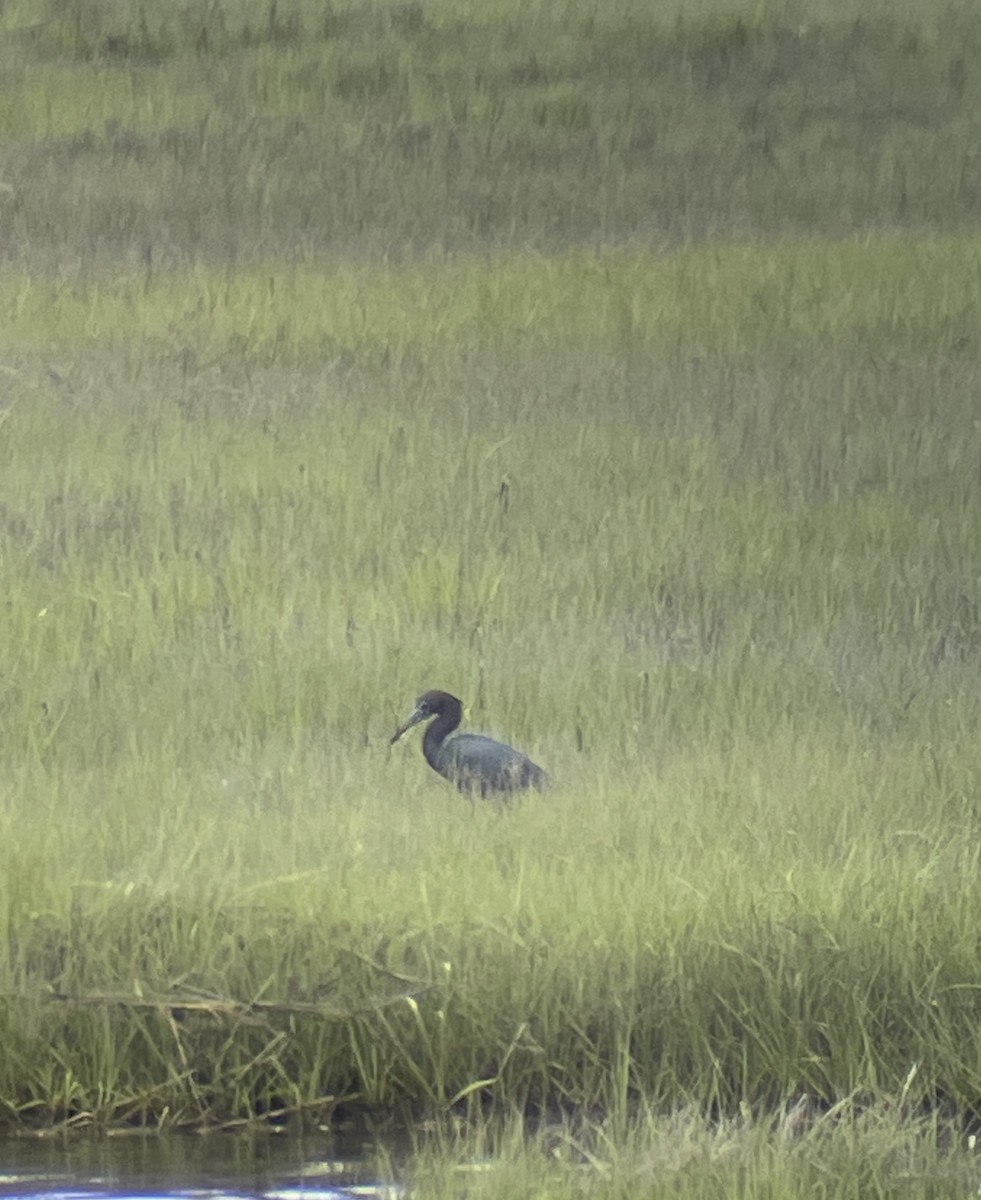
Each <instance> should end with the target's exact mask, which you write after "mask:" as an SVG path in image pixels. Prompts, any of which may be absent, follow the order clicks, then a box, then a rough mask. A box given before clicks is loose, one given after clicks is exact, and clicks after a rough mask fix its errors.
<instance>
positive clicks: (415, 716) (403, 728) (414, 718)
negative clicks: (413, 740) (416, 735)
mask: <svg viewBox="0 0 981 1200" xmlns="http://www.w3.org/2000/svg"><path fill="white" fill-rule="evenodd" d="M425 716H426V714H425V713H424V712H423V711H422V709H420V708H417V709H414V710H413V713H412V715H411V716H410V717H409V719H408V720H407V721H404V722H403V723H402V724H401V725H400V726H399V727H398V729H396V730H395V732H394V733H393V734H392V740H391V741H390V742H389V743H388V744H389V745H390V746H394V745H395V743H396V742H397V741H398V740H399V738H400V737H401V736H402V734H403V733H408V731H409V730H410V729H411V728H412V726H413V725H418V724H419V722H420V721H421V720H423V718H424V717H425Z"/></svg>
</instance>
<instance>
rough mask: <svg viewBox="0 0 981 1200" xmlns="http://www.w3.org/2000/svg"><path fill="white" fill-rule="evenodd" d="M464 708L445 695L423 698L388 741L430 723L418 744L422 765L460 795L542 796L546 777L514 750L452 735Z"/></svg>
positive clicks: (469, 736) (474, 737) (473, 736)
mask: <svg viewBox="0 0 981 1200" xmlns="http://www.w3.org/2000/svg"><path fill="white" fill-rule="evenodd" d="M462 719H463V705H462V704H461V703H460V701H459V700H458V699H457V698H456V696H451V695H450V694H449V692H438V691H433V692H426V693H425V694H424V695H422V696H420V697H419V699H418V700H417V701H416V706H415V709H414V710H413V712H412V715H411V716H410V717H409V719H408V720H407V721H405V723H404V724H402V725H400V726H399V728H398V729H397V730H396V731H395V734H394V736H393V737H392V742H397V741H398V740H399V738H400V737H401V736H402V735H403V734H404V733H405V732H406V731H407V730H409V729H411V728H412V726H413V725H418V723H419V722H420V721H427V720H428V721H430V725H429V728H428V729H427V730H426V733H425V736H424V737H423V739H422V752H423V755H424V756H425V759H426V762H427V763H429V765H430V766H431V767H432V769H433V770H434V771H437V772H438V773H439V774H440V775H442V776H443V777H444V778H446V779H449V780H450V782H451V783H454V784H456V786H457V787H458V788H459V789H460V791H461V792H463V793H464V794H465V795H474V794H475V793H476V794H479V795H481V796H487V795H491V794H494V793H496V794H498V795H508V794H509V793H511V792H517V791H523V790H524V789H526V788H536V789H537V790H538V791H542V790H544V788H546V787H547V786H548V776H547V775H546V774H545V772H544V771H543V770H542V768H541V767H539V766H537V765H536V764H535V763H533V762H532V761H531V759H530V758H528V757H526V756H525V755H524V754H522V753H521V751H520V750H515V749H514V747H513V746H508V745H507V744H506V743H504V742H498V741H495V740H494V738H489V737H485V736H484V735H483V734H482V733H457V734H454V733H453V730H454V729H456V728H457V726H458V725H459V724H460V721H461V720H462Z"/></svg>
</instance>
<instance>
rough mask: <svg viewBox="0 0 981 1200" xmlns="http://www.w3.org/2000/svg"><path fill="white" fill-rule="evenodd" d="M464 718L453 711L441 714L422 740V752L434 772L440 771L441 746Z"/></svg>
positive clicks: (459, 713) (460, 713)
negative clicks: (438, 763)
mask: <svg viewBox="0 0 981 1200" xmlns="http://www.w3.org/2000/svg"><path fill="white" fill-rule="evenodd" d="M462 716H463V714H462V712H454V711H453V710H452V709H450V710H449V711H447V712H441V713H440V714H439V716H438V717H437V718H436V720H435V721H433V722H432V723H431V724H430V725H429V728H428V729H427V730H426V732H425V735H424V736H423V739H422V752H423V754H424V755H425V757H426V762H427V763H429V765H430V766H431V767H432V768H433V770H434V771H438V770H439V766H438V765H437V758H438V755H439V748H440V746H442V744H443V742H444V741H445V740H446V738H447V737H448V736H449V735H450V734H451V733H452V732H453V730H454V729H456V727H457V726H458V725H459V724H460V719H461V717H462Z"/></svg>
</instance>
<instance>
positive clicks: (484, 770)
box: [437, 733, 548, 796]
mask: <svg viewBox="0 0 981 1200" xmlns="http://www.w3.org/2000/svg"><path fill="white" fill-rule="evenodd" d="M437 770H438V771H439V773H440V774H441V775H445V776H446V778H447V779H450V780H452V782H453V783H455V784H456V786H457V787H458V788H459V789H460V791H461V792H469V793H473V792H477V793H479V794H480V795H482V796H486V795H487V794H488V793H490V792H505V793H506V792H516V791H521V790H523V789H525V788H536V789H537V790H538V791H542V790H544V788H546V787H547V786H548V776H547V775H546V774H545V772H544V771H543V770H542V768H541V767H539V766H537V765H536V764H535V763H533V762H532V761H531V759H530V758H528V757H527V756H526V755H524V754H522V753H521V752H520V750H515V749H514V747H513V746H508V745H506V744H505V743H504V742H498V741H495V740H494V738H490V737H485V736H484V735H483V734H482V733H458V734H457V735H456V736H455V737H450V738H447V739H446V741H445V742H444V743H443V744H442V746H440V748H439V759H438V766H437Z"/></svg>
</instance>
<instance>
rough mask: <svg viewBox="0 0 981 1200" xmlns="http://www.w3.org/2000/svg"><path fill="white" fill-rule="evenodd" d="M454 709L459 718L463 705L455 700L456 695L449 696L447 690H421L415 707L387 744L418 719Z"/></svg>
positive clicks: (395, 740)
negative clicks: (421, 692)
mask: <svg viewBox="0 0 981 1200" xmlns="http://www.w3.org/2000/svg"><path fill="white" fill-rule="evenodd" d="M454 710H455V711H456V713H457V714H458V719H459V714H460V713H462V712H463V705H462V704H461V703H460V701H459V700H457V698H456V696H451V695H450V694H449V692H440V691H430V692H423V694H422V695H421V696H420V697H419V699H418V700H417V701H416V706H415V708H414V709H413V710H412V712H411V713H410V714H409V716H408V717H407V718H406V720H405V721H403V722H402V724H401V725H400V726H399V727H398V729H396V731H395V732H394V733H393V734H392V740H391V742H390V743H389V744H390V745H394V744H395V743H396V742H397V741H398V740H399V738H400V737H402V735H403V734H404V733H408V731H409V730H410V729H411V728H412V726H413V725H418V724H419V722H420V721H425V720H427V719H428V718H429V717H436V716H439V715H440V713H444V712H452V711H454Z"/></svg>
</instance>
